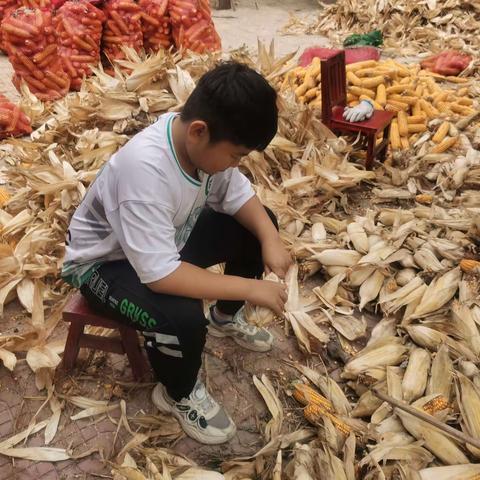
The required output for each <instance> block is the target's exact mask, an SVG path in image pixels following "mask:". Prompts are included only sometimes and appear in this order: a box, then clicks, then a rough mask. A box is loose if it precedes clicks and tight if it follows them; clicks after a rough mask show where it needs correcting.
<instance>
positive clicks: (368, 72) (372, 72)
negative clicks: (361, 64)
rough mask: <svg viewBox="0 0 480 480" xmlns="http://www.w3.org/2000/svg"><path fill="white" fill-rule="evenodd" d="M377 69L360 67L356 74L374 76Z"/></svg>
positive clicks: (358, 75)
mask: <svg viewBox="0 0 480 480" xmlns="http://www.w3.org/2000/svg"><path fill="white" fill-rule="evenodd" d="M375 72H376V69H375V68H373V67H370V68H360V69H358V70H355V75H356V76H357V77H374V76H375Z"/></svg>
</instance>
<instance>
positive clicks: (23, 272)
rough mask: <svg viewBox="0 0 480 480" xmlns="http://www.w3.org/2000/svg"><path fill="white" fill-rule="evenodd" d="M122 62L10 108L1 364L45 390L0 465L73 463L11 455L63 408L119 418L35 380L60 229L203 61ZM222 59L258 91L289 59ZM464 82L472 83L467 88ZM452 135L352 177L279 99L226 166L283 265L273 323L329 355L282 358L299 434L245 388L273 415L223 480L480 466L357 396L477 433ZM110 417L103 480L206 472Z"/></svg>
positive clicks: (436, 433) (336, 148)
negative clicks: (285, 259)
mask: <svg viewBox="0 0 480 480" xmlns="http://www.w3.org/2000/svg"><path fill="white" fill-rule="evenodd" d="M128 55H129V60H127V61H123V62H121V63H119V65H120V66H121V67H126V68H123V69H122V70H120V69H117V71H116V74H115V77H114V78H112V77H110V76H108V75H105V74H104V73H103V72H102V71H101V70H97V71H96V72H95V75H94V76H93V77H92V78H90V79H88V80H86V82H85V83H84V85H83V87H82V90H81V91H80V92H78V93H72V94H70V95H68V96H67V97H66V98H64V99H63V100H61V101H59V102H56V103H54V104H52V105H51V106H46V105H44V104H42V103H40V102H38V101H37V100H36V99H35V98H34V97H32V96H31V95H29V93H28V91H24V97H23V106H24V108H25V110H26V111H27V112H28V113H29V115H30V116H31V117H32V118H33V122H34V125H35V126H36V130H35V132H34V133H33V135H32V140H26V139H21V140H18V139H17V140H8V141H5V142H3V143H2V144H0V155H1V158H2V159H3V160H4V161H5V162H6V163H7V168H6V170H5V173H4V178H5V179H6V180H7V182H8V183H7V185H6V188H7V189H8V190H9V191H10V198H9V200H8V201H7V202H6V204H5V205H4V206H3V207H2V208H1V210H0V240H1V243H2V245H1V247H0V264H1V265H2V268H1V269H0V304H1V305H2V306H3V305H4V304H5V303H7V302H8V301H11V300H12V299H14V298H18V299H19V301H20V302H21V303H22V305H23V306H24V308H25V311H26V312H27V313H28V315H29V320H28V322H26V324H25V325H21V326H19V330H20V332H19V333H16V334H15V335H2V336H0V359H1V360H2V361H3V362H4V365H5V366H6V367H7V368H10V369H11V370H13V369H14V368H15V363H16V359H17V355H18V353H17V352H21V354H23V352H27V357H26V358H27V363H28V364H29V365H30V366H31V368H32V370H33V371H35V374H36V381H37V386H38V387H39V388H46V390H47V392H48V402H45V403H44V408H47V407H48V408H50V409H51V411H52V415H51V417H50V419H49V420H46V421H45V422H42V423H36V424H35V423H33V424H32V425H31V427H29V429H27V431H26V432H23V434H22V435H23V436H22V435H20V436H18V435H17V436H16V437H15V438H12V439H8V440H7V441H5V442H3V443H2V444H0V454H5V455H10V456H17V457H19V456H20V457H22V458H31V459H38V458H49V459H51V460H65V459H67V458H74V456H73V454H72V453H71V452H68V451H66V450H65V449H63V450H61V451H60V450H59V449H51V448H50V449H49V448H48V447H36V449H35V451H31V450H29V451H28V452H26V451H25V449H20V448H16V447H15V445H17V444H18V443H19V442H21V441H22V440H24V439H25V438H27V437H28V435H30V434H31V433H32V432H34V431H39V430H41V429H45V444H46V445H48V443H49V442H51V441H52V440H53V439H54V437H55V434H56V428H57V426H58V422H59V419H60V416H61V414H62V409H63V405H64V403H65V402H71V403H73V404H74V405H75V406H77V407H79V408H81V409H82V410H81V411H80V412H79V413H78V414H76V415H75V416H74V417H75V418H86V417H89V416H92V415H100V414H106V413H107V412H109V411H110V410H112V409H117V408H120V409H122V412H124V410H125V405H124V403H123V404H122V402H120V403H119V404H118V405H117V404H109V403H108V402H106V403H105V402H99V401H97V402H95V401H92V400H89V399H84V398H73V399H72V398H70V399H67V398H62V397H60V396H59V395H57V394H56V393H55V388H54V384H53V382H52V372H53V370H54V369H55V367H56V366H57V365H58V364H59V362H60V359H61V357H60V355H61V353H62V350H63V344H62V342H59V341H53V340H51V338H52V333H53V332H54V331H55V328H56V326H57V322H58V319H59V313H60V311H61V306H62V302H61V301H62V299H63V298H64V296H65V293H66V287H65V286H64V285H63V284H62V283H61V281H60V280H59V278H58V274H59V270H60V267H61V262H62V256H63V251H64V237H65V231H66V228H67V226H68V222H69V218H70V215H71V214H72V212H73V211H74V209H75V207H76V205H78V203H79V202H80V200H81V198H82V196H83V194H84V193H85V189H86V188H87V187H88V185H89V183H90V182H91V181H92V179H93V178H94V176H95V174H96V173H97V171H98V169H99V168H100V167H101V166H102V164H103V163H104V162H105V161H106V160H108V158H109V157H110V155H111V154H112V153H113V152H115V151H116V150H117V149H118V148H119V147H120V146H121V145H123V144H124V143H125V142H126V141H127V140H128V138H130V137H131V136H132V135H133V134H135V133H136V132H137V131H139V130H140V129H142V128H143V127H145V126H146V125H149V124H151V123H152V122H153V121H155V119H156V117H157V116H158V114H160V113H162V112H165V111H168V110H176V109H178V108H180V107H181V105H182V103H183V102H184V101H185V100H186V98H187V97H188V94H189V93H190V91H191V90H192V89H193V87H194V84H195V81H196V80H197V79H198V78H199V76H200V75H201V74H202V73H203V72H205V71H206V70H208V69H209V68H210V67H211V66H212V65H213V64H214V62H215V60H216V57H214V56H203V57H199V56H192V57H186V58H181V57H180V56H176V55H173V56H172V55H170V54H166V53H163V52H160V53H159V54H157V55H156V56H154V57H151V58H149V59H147V60H146V61H143V59H141V58H139V57H137V55H136V54H135V53H134V52H131V51H129V52H128ZM231 56H232V58H235V59H239V60H243V61H245V62H248V63H252V64H255V65H256V67H257V68H258V69H259V70H260V71H262V72H263V73H264V75H266V76H267V78H269V80H270V81H271V82H272V83H273V84H277V83H278V81H279V80H280V79H281V78H282V77H283V76H284V74H285V73H286V72H287V71H288V70H289V69H290V68H291V64H290V63H289V61H290V60H291V58H292V56H286V57H284V58H281V59H275V58H274V56H273V52H272V51H267V50H266V49H265V48H264V47H263V46H260V50H259V55H258V59H257V60H255V62H253V61H252V60H251V59H250V58H249V57H248V55H247V54H246V52H244V51H237V52H234V53H232V55H231ZM125 71H131V74H130V75H126V74H125V73H122V72H125ZM471 88H472V89H473V90H472V91H474V90H475V89H476V88H478V87H477V85H476V84H475V82H473V80H472V85H471ZM475 91H478V90H475ZM456 128H457V129H458V130H459V131H461V132H462V135H464V137H465V140H464V141H462V142H458V143H457V144H456V145H455V146H454V147H453V149H452V150H451V151H449V153H447V154H445V153H443V154H436V155H432V154H429V153H428V151H427V150H426V149H425V147H424V148H423V149H422V146H423V145H424V144H425V142H428V141H429V138H430V137H428V138H427V137H425V138H426V139H425V140H424V141H423V143H422V142H421V143H419V144H418V145H417V144H414V145H412V146H411V149H410V150H408V151H402V152H396V153H395V155H394V156H393V158H391V159H389V161H388V162H387V163H386V164H385V165H384V166H380V167H379V168H378V169H377V170H376V171H375V172H368V171H365V170H363V169H362V168H361V165H360V164H355V163H353V162H352V161H351V160H350V157H351V147H349V146H348V144H347V142H346V141H345V140H344V139H341V138H340V139H337V138H336V137H335V136H333V135H332V134H331V132H329V131H328V130H327V129H325V127H324V126H323V125H322V124H321V122H320V121H319V119H318V118H317V117H316V115H315V112H312V110H311V109H309V108H307V107H306V106H304V105H300V104H298V103H297V101H296V99H295V96H294V95H293V93H292V92H290V93H288V92H286V93H285V94H284V95H283V96H282V98H281V102H280V128H279V132H278V135H277V136H276V137H275V139H274V140H273V141H272V143H271V145H270V146H269V147H268V148H267V150H266V151H265V152H263V153H258V152H252V153H251V154H250V155H249V156H248V157H247V158H246V159H245V160H244V162H243V168H244V169H245V171H246V172H247V173H249V174H250V175H251V177H252V179H253V180H254V182H255V184H256V189H257V192H258V195H259V197H260V198H261V200H262V201H263V202H264V203H265V204H266V205H268V206H270V207H271V208H273V210H274V211H275V212H276V213H277V215H278V217H279V221H280V226H281V234H282V237H283V238H284V240H285V241H286V243H287V245H288V246H289V248H290V249H291V251H292V253H293V254H294V255H295V257H296V259H297V262H298V266H295V267H294V268H292V269H291V271H290V272H289V274H288V275H287V278H286V282H287V284H288V287H289V299H288V302H287V305H286V312H285V326H286V330H287V331H288V332H290V333H292V334H293V335H294V336H295V337H296V339H297V341H298V346H299V348H300V350H301V351H302V352H304V353H305V356H306V360H308V359H309V358H314V357H312V355H317V354H318V353H319V352H323V350H324V346H325V345H327V344H332V345H333V344H335V345H337V354H339V357H340V358H341V359H342V360H341V364H340V367H339V368H338V369H337V371H336V372H333V373H332V372H330V371H329V370H327V369H323V368H317V367H316V368H312V367H311V366H307V365H302V364H297V363H296V364H294V365H293V366H294V367H295V369H296V370H297V371H298V379H299V380H301V381H302V382H304V383H305V384H307V383H310V385H311V386H313V387H315V388H316V389H317V390H318V391H319V392H321V395H322V396H323V397H324V398H325V401H326V403H325V402H324V403H323V404H322V405H323V407H322V409H319V408H314V407H312V404H311V403H310V402H309V401H307V402H306V403H305V404H302V405H299V404H296V407H295V411H296V412H297V414H298V415H297V419H298V421H300V422H302V424H301V425H300V426H298V425H297V426H296V427H295V428H292V423H291V422H287V421H286V420H285V415H284V409H285V405H284V404H283V403H282V401H281V400H280V399H279V394H278V393H279V392H278V390H276V389H275V388H274V386H273V385H272V383H271V382H270V380H269V379H268V378H267V377H266V376H261V378H256V377H255V378H254V379H253V382H254V384H255V386H256V387H257V389H258V391H259V393H260V395H261V396H262V398H263V399H264V400H265V403H266V405H267V407H268V409H269V411H270V413H271V417H272V418H271V420H270V421H269V422H268V423H267V424H266V425H265V428H264V440H265V446H264V447H262V448H261V449H260V450H259V451H258V452H257V453H256V454H254V455H252V456H251V457H245V458H240V459H235V460H231V461H227V462H225V463H224V464H223V465H222V470H223V472H224V474H225V478H227V479H230V480H237V479H238V480H239V479H246V478H251V479H253V478H262V479H265V480H266V479H271V478H273V479H275V480H280V479H282V478H283V479H307V480H308V479H310V478H311V479H316V478H322V479H323V478H325V479H332V480H333V479H347V480H354V479H355V478H362V479H397V478H403V479H409V480H410V479H411V480H418V479H419V478H420V479H422V480H429V479H431V478H436V479H437V480H438V479H442V478H465V479H472V478H473V475H474V474H478V473H479V467H478V466H477V465H469V463H470V462H472V463H474V462H475V460H476V458H477V457H478V450H477V449H476V448H475V447H472V446H471V445H468V444H467V445H465V444H462V443H459V442H458V441H456V440H452V439H451V438H450V437H448V436H447V435H446V434H444V433H443V432H442V431H440V430H437V429H435V428H434V427H432V426H431V425H430V424H429V423H427V422H425V421H423V420H419V419H417V418H415V417H412V416H411V414H408V413H405V412H403V411H402V410H401V409H399V408H398V407H393V406H392V405H391V404H389V403H388V402H383V401H382V400H381V399H379V398H378V397H377V396H376V395H375V393H374V389H375V390H376V391H379V392H383V393H386V394H388V395H389V396H390V397H392V398H394V399H397V400H401V401H404V402H406V403H407V404H410V405H411V406H413V407H414V408H417V409H419V410H422V411H424V412H428V413H429V414H430V415H432V416H434V417H435V418H436V419H437V420H439V421H441V422H443V423H445V424H446V422H448V423H449V424H450V425H453V426H454V427H455V428H456V429H458V431H461V432H464V433H466V434H468V435H470V436H473V437H478V436H480V422H479V421H478V418H477V417H478V411H479V408H478V407H479V406H480V370H479V369H478V363H479V361H480V358H479V355H480V344H479V342H478V338H479V331H478V325H480V307H479V305H478V299H479V284H478V276H477V266H476V265H477V264H476V263H475V260H474V259H475V258H476V257H477V255H478V252H477V247H478V244H479V243H480V208H479V200H480V198H479V194H478V190H479V184H480V156H479V152H478V151H477V150H476V149H475V148H476V147H478V143H479V139H478V138H477V136H478V134H477V132H478V123H477V124H476V123H475V118H471V119H469V121H465V122H463V123H461V124H459V123H457V124H456ZM416 143H417V142H416ZM315 273H318V275H317V276H315V277H313V276H312V275H314V274H315ZM308 277H311V278H309V280H308V283H307V284H306V286H307V287H308V288H304V289H300V288H299V279H306V278H308ZM249 311H250V317H251V321H252V322H255V323H257V324H262V325H268V324H269V323H270V322H271V321H272V320H273V316H272V315H271V313H269V312H266V311H265V310H262V309H256V308H253V307H250V310H249ZM372 327H373V329H372ZM329 373H331V375H329ZM282 387H284V388H292V390H294V389H295V388H298V387H290V386H288V385H283V386H282ZM295 398H297V397H295ZM293 402H295V400H293V398H292V404H290V405H293V404H294V403H293ZM432 402H433V403H432ZM325 405H326V406H325ZM432 405H433V406H432ZM300 406H302V409H300V408H299V407H300ZM303 412H304V413H305V418H307V419H308V420H309V422H310V424H308V423H307V422H306V421H305V420H303V418H302V413H303ZM72 418H73V417H72ZM122 418H123V420H122V421H121V422H120V423H119V425H120V424H121V425H123V426H124V427H125V428H126V429H127V431H129V432H130V433H131V436H132V438H131V441H129V442H128V444H127V445H125V446H124V447H123V448H122V450H121V452H120V453H119V454H118V456H117V458H116V462H115V467H114V475H115V478H117V479H118V480H123V479H125V478H147V479H168V478H205V479H208V478H212V479H214V478H221V476H219V474H218V473H215V472H206V471H201V472H199V471H198V469H199V467H197V466H196V465H195V464H193V462H191V461H189V460H187V459H185V458H183V457H182V456H180V455H177V454H175V453H173V452H171V451H168V450H164V449H159V448H155V449H152V448H151V445H152V444H151V438H152V431H153V433H154V434H156V435H157V437H160V438H161V439H168V440H169V441H172V440H174V439H176V438H178V437H179V435H181V432H179V430H178V426H175V424H174V423H173V424H171V425H170V424H168V425H167V427H165V425H164V424H165V422H166V421H165V419H162V425H164V426H163V427H161V426H160V424H159V423H155V421H154V419H152V418H149V419H143V420H142V419H137V421H138V422H139V425H140V426H143V427H144V428H143V429H140V430H138V429H135V430H134V429H132V428H131V427H130V426H129V424H128V421H127V420H126V419H125V418H124V416H123V417H122ZM147 420H148V421H147ZM162 428H163V430H162ZM155 445H157V443H156V444H155ZM38 449H41V450H38ZM458 464H461V465H458ZM182 475H183V476H182ZM188 475H190V477H189V476H188ZM195 475H196V476H195Z"/></svg>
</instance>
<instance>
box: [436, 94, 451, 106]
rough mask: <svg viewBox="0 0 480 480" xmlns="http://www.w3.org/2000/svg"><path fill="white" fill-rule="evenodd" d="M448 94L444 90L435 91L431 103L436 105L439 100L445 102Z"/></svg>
mask: <svg viewBox="0 0 480 480" xmlns="http://www.w3.org/2000/svg"><path fill="white" fill-rule="evenodd" d="M448 95H449V93H448V92H445V91H443V92H439V93H436V94H435V95H434V96H433V104H434V105H435V106H437V105H438V104H439V103H440V102H445V101H446V100H447V98H448Z"/></svg>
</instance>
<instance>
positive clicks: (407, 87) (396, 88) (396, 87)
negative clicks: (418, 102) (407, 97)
mask: <svg viewBox="0 0 480 480" xmlns="http://www.w3.org/2000/svg"><path fill="white" fill-rule="evenodd" d="M406 90H413V84H411V83H409V84H405V85H393V86H392V87H388V88H387V93H388V94H389V95H390V94H393V93H403V92H405V91H406Z"/></svg>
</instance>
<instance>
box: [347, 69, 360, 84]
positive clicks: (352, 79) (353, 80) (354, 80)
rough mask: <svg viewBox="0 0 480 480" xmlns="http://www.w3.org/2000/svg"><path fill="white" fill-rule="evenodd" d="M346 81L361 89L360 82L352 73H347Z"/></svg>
mask: <svg viewBox="0 0 480 480" xmlns="http://www.w3.org/2000/svg"><path fill="white" fill-rule="evenodd" d="M347 81H348V82H349V83H351V84H352V85H355V86H356V87H363V85H362V80H361V79H360V78H358V77H357V76H356V75H355V73H353V72H347Z"/></svg>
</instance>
